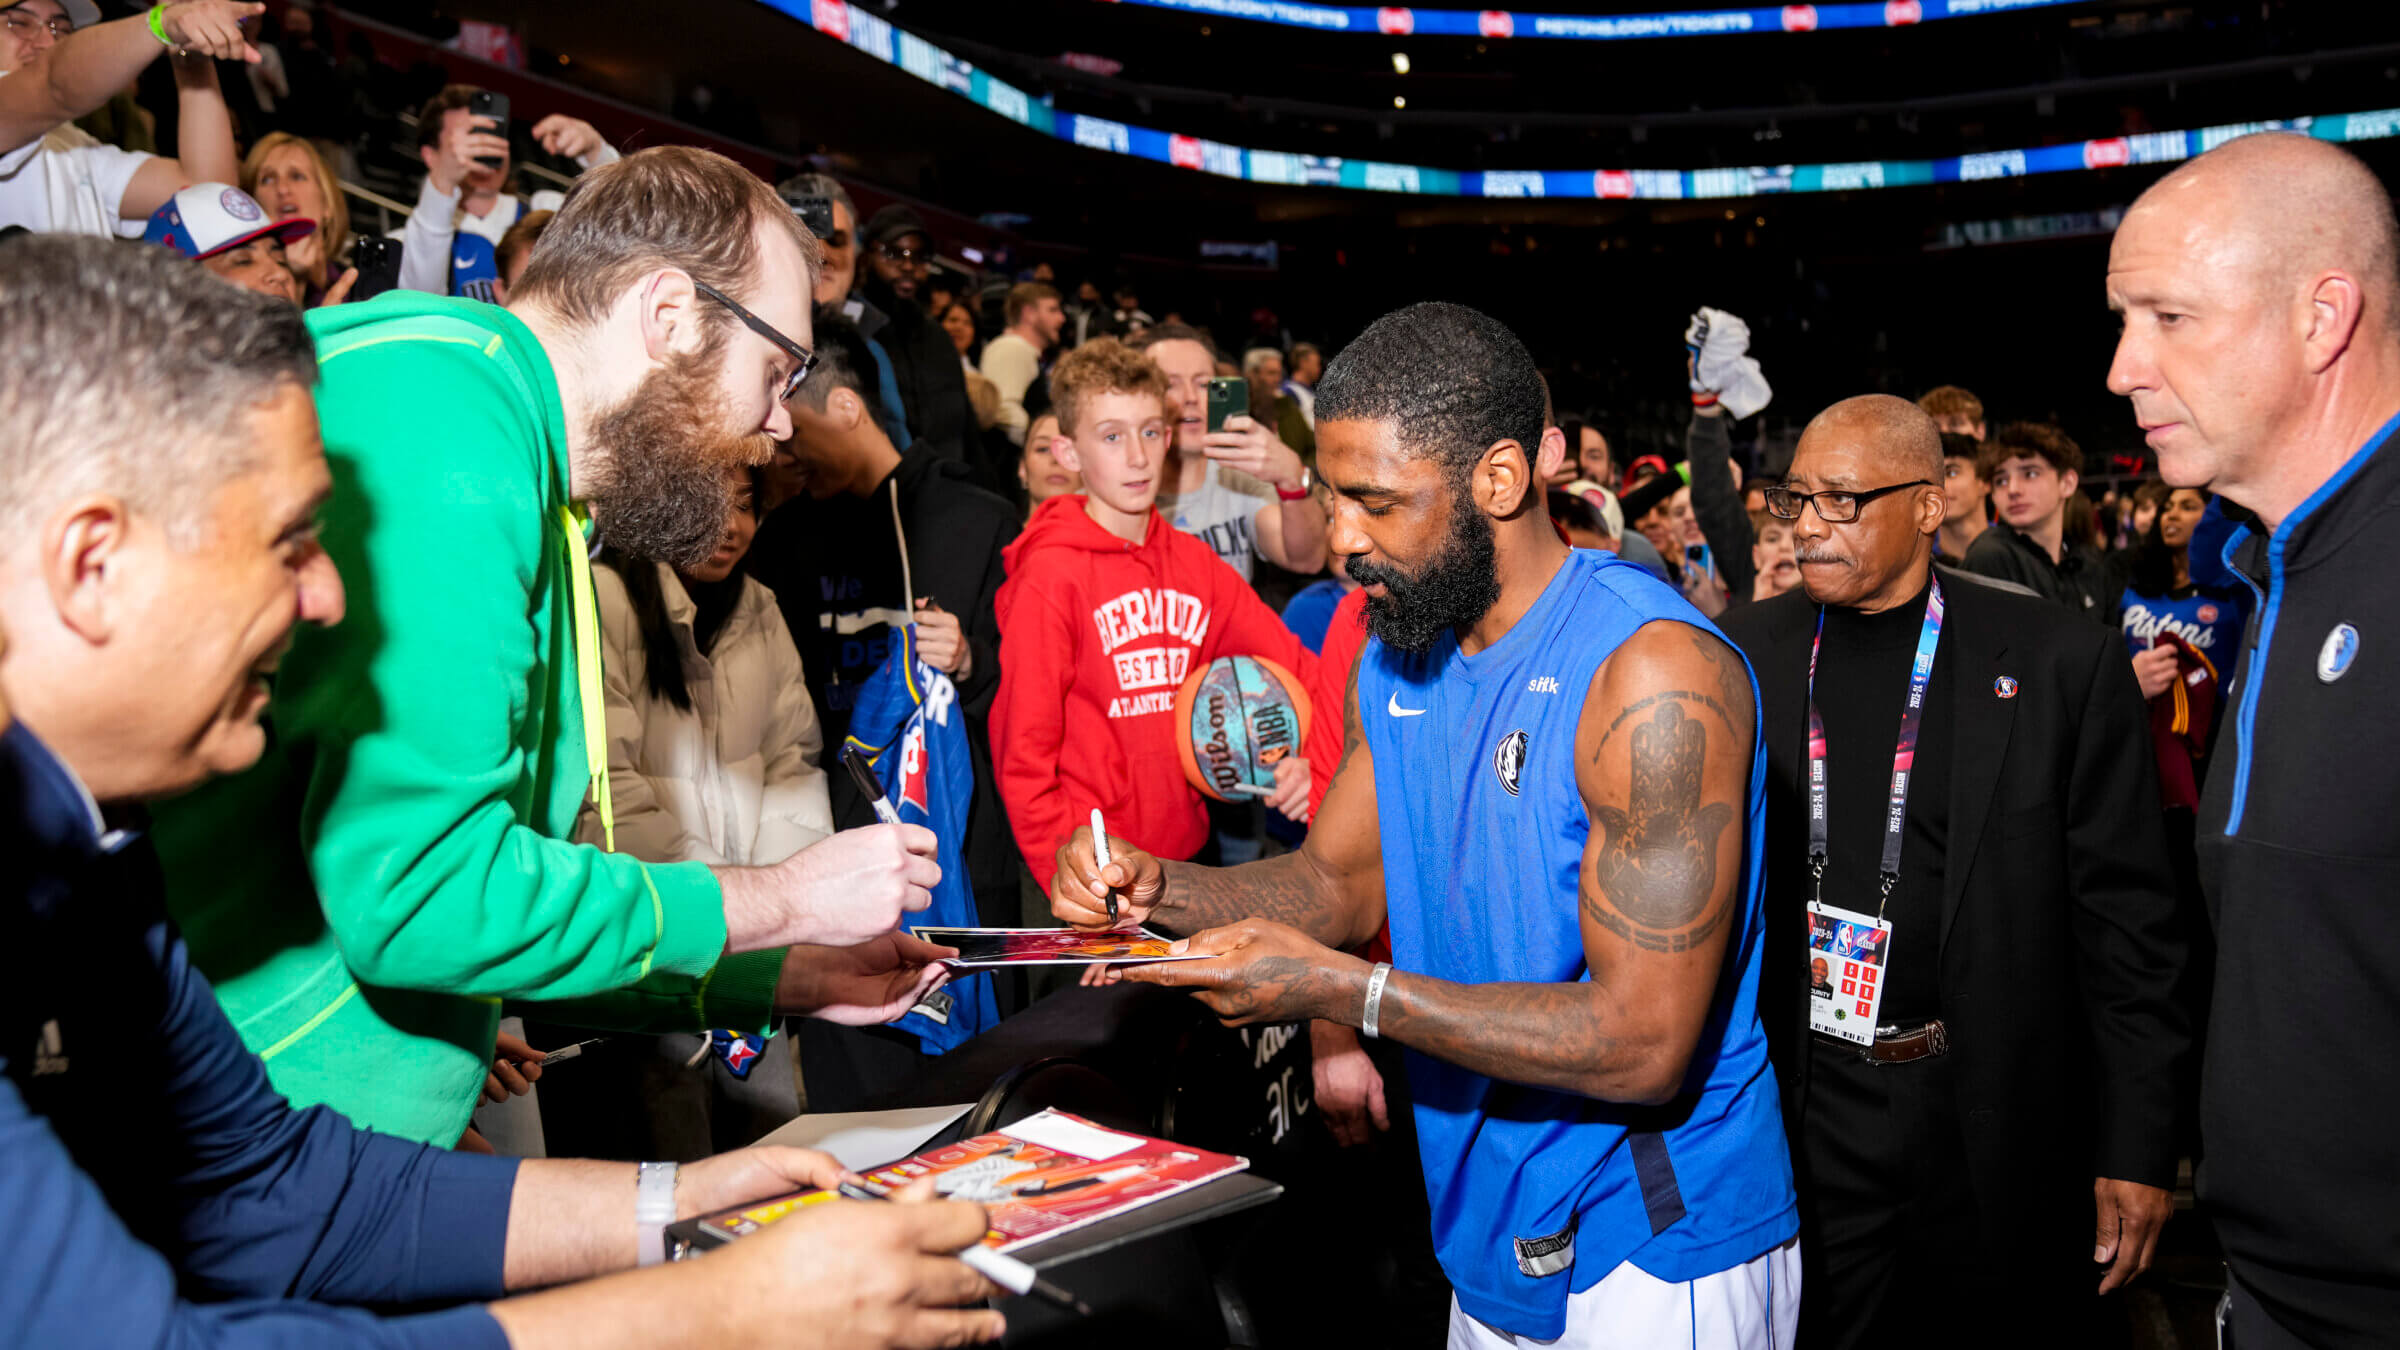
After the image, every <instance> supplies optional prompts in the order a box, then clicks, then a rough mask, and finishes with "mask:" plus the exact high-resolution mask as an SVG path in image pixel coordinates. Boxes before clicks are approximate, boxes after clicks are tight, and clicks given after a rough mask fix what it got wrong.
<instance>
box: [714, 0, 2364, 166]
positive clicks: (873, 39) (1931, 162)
mask: <svg viewBox="0 0 2400 1350" xmlns="http://www.w3.org/2000/svg"><path fill="white" fill-rule="evenodd" d="M760 2H761V3H763V4H766V5H768V6H769V7H771V8H774V9H777V10H780V11H782V12H783V13H785V14H789V15H791V16H792V17H794V18H797V19H799V20H801V21H802V22H804V23H806V24H808V25H809V26H810V27H812V28H814V29H816V30H817V31H818V32H820V33H822V34H824V35H825V36H827V37H830V38H833V39H835V40H837V41H840V42H844V43H847V44H849V45H850V46H851V47H853V48H855V49H856V50H858V51H861V52H865V53H866V54H867V55H869V56H872V57H874V58H875V59H876V60H879V61H882V62H884V63H886V64H888V65H894V66H898V67H899V68H901V69H902V70H905V71H907V72H908V73H909V74H911V75H914V76H916V77H917V78H918V79H920V80H923V81H925V82H926V83H928V84H933V85H938V86H940V87H942V88H944V89H947V90H949V91H950V92H951V93H953V94H956V95H958V96H959V97H961V98H964V99H967V100H969V101H970V102H973V103H975V104H977V105H978V106H980V107H983V108H985V109H987V110H989V111H991V112H995V113H998V114H1000V115H1001V116H1002V117H1005V118H1007V119H1009V120H1010V121H1012V122H1015V123H1018V124H1019V125H1021V126H1026V127H1031V128H1032V129H1033V130H1035V131H1038V132H1041V133H1042V134H1043V135H1045V136H1052V137H1055V138H1057V139H1059V140H1062V141H1071V142H1073V143H1074V144H1076V145H1080V146H1083V147H1085V148H1087V149H1092V150H1102V151H1106V152H1108V153H1110V154H1115V155H1129V156H1132V157H1134V158H1136V159H1147V160H1153V161H1156V162H1158V163H1161V164H1171V165H1174V166H1175V167H1177V168H1182V169H1190V170H1193V171H1194V172H1198V173H1210V174H1216V175H1218V176H1220V177H1224V178H1238V179H1242V180H1244V181H1247V182H1252V183H1278V184H1284V185H1287V186H1293V187H1331V188H1350V189H1353V190H1357V191H1364V192H1400V193H1408V194H1411V195H1415V196H1424V197H1491V198H1498V197H1517V198H1523V197H1566V198H1596V199H1603V200H1607V199H1632V200H1649V201H1674V200H1714V199H1731V198H1740V197H1768V196H1780V195H1785V194H1790V193H1804V192H1857V191H1864V190H1869V189H1875V188H1897V187H1915V186H1920V185H1923V184H1927V183H1972V182H1978V181H1982V180H1986V179H1996V178H2024V177H2029V176H2031V175H2033V174H2046V173H2069V172H2074V171H2078V170H2086V169H2108V168H2118V167H2122V166H2125V165H2140V164H2172V163H2175V162H2176V161H2178V160H2184V159H2189V158H2191V157H2192V156H2194V155H2197V154H2199V153H2201V152H2202V151H2204V150H2209V149H2212V148H2214V147H2216V146H2218V145H2221V144H2223V143H2224V142H2226V141H2229V140H2232V139H2234V138H2236V137H2239V136H2247V135H2249V134H2251V133H2253V132H2258V131H2295V132H2300V133H2303V134H2306V135H2309V136H2314V137H2316V138H2317V139H2319V140H2324V141H2375V140H2388V139H2391V138H2393V137H2395V136H2400V108H2385V109H2379V110H2377V111H2374V112H2354V113H2334V114H2327V115H2321V116H2309V117H2290V118H2282V119H2278V120H2275V121H2267V122H2239V123H2235V124H2233V125H2230V126H2218V127H2202V128H2199V129H2197V130H2192V131H2159V132H2148V133H2144V134H2142V135H2137V136H2113V137H2105V138H2102V139H2098V140H2088V141H2069V142H2067V143H2065V144H2062V145H2045V146H2037V147H2033V148H2030V149H2024V150H1992V151H1985V152H1982V153H1979V154H1972V155H1956V156H1952V157H1950V158H1948V159H1884V160H1863V161H1860V162H1857V163H1852V164H1782V165H1752V166H1749V167H1746V168H1730V169H1489V170H1482V171H1473V170H1465V171H1462V170H1456V169H1435V168H1427V167H1425V166H1423V165H1416V164H1386V163H1382V162H1379V161H1376V160H1365V159H1346V158H1341V157H1338V156H1327V155H1296V154H1289V153H1285V152H1283V151H1278V150H1252V149H1246V148H1244V147H1242V146H1238V145H1226V144H1224V143H1222V142H1220V141H1212V140H1207V139H1204V138H1202V137H1199V136H1185V135H1181V134H1178V133H1175V132H1168V131H1160V130H1157V129H1155V128H1152V127H1138V126H1133V125H1130V124H1128V123H1124V122H1115V121H1111V120H1109V119H1107V118H1105V117H1092V116H1087V115H1085V114H1082V113H1070V112H1062V111H1059V110H1057V109H1055V108H1053V107H1051V106H1050V105H1049V103H1047V102H1046V101H1044V100H1042V99H1038V98H1035V97H1034V96H1033V95H1031V94H1028V93H1026V92H1025V91H1024V90H1022V89H1019V88H1017V87H1016V86H1015V85H1012V84H1009V83H1007V82H1006V81H1004V80H1000V79H997V78H995V77H994V76H992V75H991V74H990V73H989V72H987V71H984V70H981V69H978V68H977V67H976V66H975V65H974V64H973V63H971V62H969V61H966V60H964V59H962V58H960V57H957V56H954V55H952V54H951V53H949V52H947V51H944V50H943V49H941V48H940V47H937V46H935V45H933V44H932V43H930V42H927V41H925V40H924V39H923V38H920V37H918V36H916V35H915V34H913V33H908V32H905V31H902V30H901V29H898V28H894V27H893V26H892V25H891V24H890V23H889V22H888V21H886V20H884V19H882V18H880V17H878V16H876V15H874V14H870V13H868V12H867V11H865V10H863V9H860V8H858V7H857V6H856V5H851V4H847V3H844V0H760ZM1191 2H1192V3H1202V2H1203V0H1191ZM1228 2H1229V0H1228ZM1972 2H1973V0H1949V8H1950V9H1951V10H1952V11H1954V12H1964V9H1965V7H1966V6H1967V5H1969V4H1970V3H1972ZM1986 2H1987V3H1988V4H1990V5H1993V6H1998V5H2002V4H2004V3H2007V2H2008V0H1986ZM1818 8H1819V9H1821V10H1830V9H1835V8H1842V7H1841V6H1830V5H1828V6H1819V7H1818ZM1851 8H1856V6H1852V7H1851ZM1417 12H1418V13H1429V12H1431V11H1417Z"/></svg>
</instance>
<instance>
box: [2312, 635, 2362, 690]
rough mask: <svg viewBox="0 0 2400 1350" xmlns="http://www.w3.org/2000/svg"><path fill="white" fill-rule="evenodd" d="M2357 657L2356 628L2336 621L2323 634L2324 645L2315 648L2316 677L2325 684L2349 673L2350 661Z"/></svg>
mask: <svg viewBox="0 0 2400 1350" xmlns="http://www.w3.org/2000/svg"><path fill="white" fill-rule="evenodd" d="M2357 659H2358V630H2357V629H2355V628H2352V627H2351V626H2350V625H2348V624H2346V623H2337V624H2335V625H2334V626H2333V631H2332V632H2330V633H2327V634H2326V635H2325V645H2324V646H2322V647H2319V648H2318V649H2317V678H2318V679H2320V680H2323V681H2324V682H2325V683H2327V684H2331V683H2333V682H2334V681H2335V680H2338V679H2340V678H2342V676H2344V675H2347V674H2349V673H2350V663H2351V662H2352V661H2355V660H2357Z"/></svg>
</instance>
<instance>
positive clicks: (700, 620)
mask: <svg viewBox="0 0 2400 1350" xmlns="http://www.w3.org/2000/svg"><path fill="white" fill-rule="evenodd" d="M676 579H677V580H678V581H681V582H682V583H683V589H684V593H685V594H687V595H689V596H691V597H692V642H693V643H694V645H696V646H698V647H699V648H700V651H701V652H702V654H704V655H705V654H707V653H709V652H712V651H714V650H716V646H717V633H718V632H719V630H721V629H723V628H724V627H725V621H726V620H727V619H730V618H732V617H733V607H734V606H735V605H736V604H737V603H739V602H740V601H741V598H742V585H743V583H744V582H746V581H747V580H749V578H748V577H746V576H744V575H743V574H742V572H741V570H740V569H739V568H736V569H735V570H734V571H732V572H730V573H727V574H726V577H725V579H724V580H723V581H699V580H695V579H693V578H691V577H687V576H683V575H681V574H678V575H677V577H676Z"/></svg>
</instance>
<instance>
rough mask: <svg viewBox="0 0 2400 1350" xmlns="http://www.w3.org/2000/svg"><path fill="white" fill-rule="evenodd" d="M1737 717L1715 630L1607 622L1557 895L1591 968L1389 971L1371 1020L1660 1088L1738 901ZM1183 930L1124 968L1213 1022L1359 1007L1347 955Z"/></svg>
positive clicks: (1531, 1065)
mask: <svg viewBox="0 0 2400 1350" xmlns="http://www.w3.org/2000/svg"><path fill="white" fill-rule="evenodd" d="M1752 732H1753V727H1752V709H1751V699H1750V680H1749V676H1748V675H1747V673H1746V672H1745V671H1744V670H1743V667H1742V664H1741V659H1740V658H1739V657H1738V656H1736V655H1735V654H1734V653H1733V650H1732V649H1731V648H1729V647H1727V646H1726V645H1725V644H1724V643H1723V642H1721V641H1719V640H1718V639H1716V638H1714V637H1710V636H1707V635H1705V634H1702V633H1700V632H1698V631H1697V630H1695V629H1693V628H1691V627H1689V626H1687V625H1684V624H1677V623H1654V624H1651V625H1649V626H1647V627H1645V628H1643V629H1642V630H1641V631H1640V632H1638V633H1636V634H1635V635H1634V636H1633V637H1632V638H1631V639H1629V640H1627V641H1626V643H1625V644H1624V645H1623V646H1621V647H1619V648H1618V649H1617V651H1616V653H1615V654H1614V655H1612V656H1611V657H1610V658H1609V659H1608V661H1607V662H1606V663H1604V664H1603V665H1602V666H1601V668H1600V671H1599V673H1598V674H1597V675H1595V676H1594V677H1593V680H1592V685H1591V689H1590V690H1589V692H1588V693H1587V694H1586V696H1585V699H1584V707H1583V720H1582V725H1581V727H1580V728H1579V730H1578V732H1577V735H1576V773H1575V776H1576V784H1577V786H1578V787H1579V788H1580V789H1581V790H1582V793H1583V800H1584V805H1585V808H1586V809H1587V810H1588V811H1589V812H1590V813H1591V818H1592V835H1591V840H1590V842H1589V843H1587V844H1586V845H1585V848H1584V855H1583V872H1582V878H1581V882H1580V885H1579V891H1580V894H1579V896H1578V897H1577V904H1576V912H1577V922H1578V923H1579V925H1580V927H1581V932H1582V937H1583V950H1584V960H1585V962H1586V964H1587V965H1588V967H1589V968H1590V970H1591V979H1590V980H1589V981H1584V982H1579V983H1575V984H1473V985H1470V984H1456V983H1452V982H1450V981H1448V980H1438V979H1434V978H1432V977H1431V976H1426V975H1417V974H1411V973H1408V972H1404V971H1394V972H1393V973H1392V975H1391V977H1390V979H1389V981H1388V982H1387V983H1386V985H1385V987H1384V992H1383V1005H1382V1009H1381V1014H1380V1018H1379V1021H1380V1023H1381V1026H1380V1030H1381V1033H1382V1035H1383V1036H1384V1037H1385V1038H1386V1039H1389V1040H1396V1041H1399V1042H1401V1043H1402V1044H1405V1045H1408V1046H1410V1047H1412V1048H1414V1049H1416V1050H1419V1051H1422V1052H1424V1053H1425V1054H1429V1055H1432V1056H1434V1057H1436V1058H1438V1059H1443V1060H1447V1061H1449V1062H1450V1063H1452V1064H1457V1065H1460V1066H1462V1067H1464V1068H1468V1069H1472V1070H1474V1071H1475V1072H1477V1073H1481V1074H1485V1075H1488V1076H1490V1077H1492V1078H1498V1079H1504V1080H1506V1081H1509V1082H1515V1083H1525V1084H1530V1085H1532V1086H1536V1087H1547V1088H1555V1089H1558V1090H1561V1091H1566V1092H1574V1093H1579V1094H1581V1095H1583V1096H1587V1097H1592V1098H1596V1099H1599V1100H1602V1101H1622V1102H1642V1103H1653V1104H1654V1103H1660V1102H1666V1101H1671V1100H1673V1099H1674V1098H1675V1096H1676V1095H1677V1094H1678V1093H1680V1092H1681V1091H1682V1090H1683V1085H1684V1075H1685V1070H1686V1068H1687V1066H1688V1065H1689V1064H1690V1062H1691V1057H1692V1051H1693V1048H1694V1047H1695V1046H1696V1045H1697V1044H1698V1042H1699V1039H1700V1032H1701V1028H1702V1027H1703V1025H1704V1024H1705V1023H1706V1022H1707V1020H1708V1012H1709V1007H1710V1005H1711V1003H1712V1002H1713V1001H1714V998H1715V994H1716V985H1717V976H1718V972H1719V970H1720V968H1721V967H1722V966H1723V964H1724V954H1725V941H1726V935H1727V932H1728V931H1729V930H1730V929H1731V928H1732V926H1733V925H1732V924H1731V923H1730V922H1729V920H1730V918H1731V917H1732V915H1733V914H1734V912H1735V908H1736V906H1737V905H1738V904H1739V903H1740V894H1739V892H1740V887H1741V880H1742V862H1743V854H1744V840H1745V832H1744V828H1743V827H1744V821H1743V804H1744V803H1746V802H1747V801H1748V800H1749V773H1750V757H1751V741H1752ZM1328 805H1330V803H1328ZM1561 907H1562V909H1563V908H1564V897H1561ZM1560 917H1561V921H1562V922H1563V921H1564V918H1565V916H1564V914H1563V913H1562V914H1561V916H1560ZM1191 945H1192V949H1193V950H1205V951H1209V952H1211V953H1212V954H1216V955H1217V956H1218V957H1219V959H1217V960H1212V961H1193V962H1188V963H1177V964H1166V965H1156V966H1145V967H1139V968H1136V969H1133V970H1129V971H1127V972H1126V974H1125V978H1127V979H1135V980H1143V981H1147V982H1150V983H1156V984H1169V985H1184V986H1188V987H1193V988H1195V989H1196V990H1197V991H1198V992H1199V993H1200V995H1201V999H1202V1001H1203V1002H1205V1003H1207V1004H1208V1005H1209V1007H1210V1008H1211V1009H1212V1010H1214V1011H1215V1012H1216V1013H1217V1014H1218V1015H1219V1016H1220V1017H1223V1018H1225V1019H1227V1020H1228V1021H1234V1022H1244V1021H1281V1020H1286V1019H1290V1018H1295V1017H1317V1018H1323V1019H1325V1020H1328V1021H1335V1022H1341V1023H1344V1024H1346V1025H1350V1026H1356V1025H1357V1024H1358V1022H1359V1020H1360V1014H1361V1012H1362V1011H1363V1008H1364V1002H1365V989H1366V976H1367V973H1368V971H1369V969H1370V968H1369V967H1368V966H1367V964H1366V963H1365V962H1363V961H1360V960H1358V959H1357V958H1355V957H1349V956H1344V955H1341V954H1340V953H1336V952H1327V951H1324V950H1323V949H1322V948H1318V947H1316V946H1315V945H1314V944H1312V943H1310V942H1308V941H1307V940H1306V939H1305V938H1304V937H1302V935H1301V934H1299V933H1294V932H1292V931H1290V930H1289V929H1285V928H1282V927H1280V926H1279V925H1276V924H1272V923H1264V922H1260V921H1257V920H1249V921H1245V922H1242V923H1237V924H1235V925H1233V926H1232V927H1230V928H1224V929H1219V930H1215V931H1212V932H1209V933H1205V934H1202V935H1200V936H1198V937H1196V938H1194V939H1193V940H1192V944H1191Z"/></svg>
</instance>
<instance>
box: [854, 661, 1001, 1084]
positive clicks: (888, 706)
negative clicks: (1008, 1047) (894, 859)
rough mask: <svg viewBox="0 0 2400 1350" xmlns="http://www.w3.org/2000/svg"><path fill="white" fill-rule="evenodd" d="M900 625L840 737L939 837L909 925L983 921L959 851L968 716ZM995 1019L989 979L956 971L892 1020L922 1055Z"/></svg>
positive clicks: (898, 802)
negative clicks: (933, 877) (927, 893)
mask: <svg viewBox="0 0 2400 1350" xmlns="http://www.w3.org/2000/svg"><path fill="white" fill-rule="evenodd" d="M899 631H901V632H902V633H903V636H902V638H901V640H900V641H898V642H895V643H893V644H892V650H891V654H890V655H888V656H886V657H885V658H884V661H883V665H882V667H881V668H880V669H878V670H877V671H876V672H875V673H874V674H873V675H871V676H869V677H868V678H867V680H866V682H865V683H864V684H861V685H860V686H859V687H858V702H857V703H856V704H855V705H853V706H852V708H851V710H850V736H849V739H848V741H847V742H845V744H847V745H848V746H850V747H851V748H854V749H856V750H857V751H858V752H859V753H860V754H862V755H864V756H866V758H867V762H868V763H869V764H871V765H873V766H874V768H875V774H876V776H877V777H878V778H881V779H882V780H883V785H884V792H885V793H886V794H887V796H886V798H885V800H886V801H888V802H889V803H890V804H891V806H892V807H893V809H894V810H897V811H898V812H899V813H900V819H901V820H902V821H903V822H904V823H906V824H910V825H922V826H924V827H925V828H926V829H929V830H931V831H933V834H934V838H935V839H937V840H939V841H940V847H939V849H938V850H937V852H936V854H935V861H937V862H939V863H940V864H941V866H942V879H941V882H940V883H939V884H938V885H936V886H935V887H934V888H933V905H932V907H931V908H929V909H926V910H924V911H922V912H921V913H918V914H915V915H912V916H910V918H909V921H908V922H909V924H910V925H911V926H916V925H919V924H922V925H926V926H929V927H932V926H940V927H951V928H972V927H975V926H976V925H978V924H980V923H981V922H982V919H981V918H980V917H979V916H978V915H977V913H976V910H975V892H974V889H973V888H972V887H971V886H970V885H969V884H968V880H967V864H966V859H965V858H964V857H963V856H961V854H960V852H959V849H960V846H961V845H962V844H964V843H965V841H966V837H967V806H968V803H969V802H970V801H971V800H972V799H973V797H974V795H975V768H974V763H973V761H971V760H970V759H968V757H967V720H966V719H967V714H966V711H965V710H964V709H962V708H960V707H959V706H958V690H957V688H956V687H955V686H954V685H952V684H951V683H950V677H949V676H947V675H944V674H942V673H941V672H940V671H938V670H935V669H934V668H933V667H931V666H929V665H926V664H925V663H924V662H922V661H919V660H918V659H917V630H916V628H915V627H914V626H913V625H912V626H910V627H908V628H905V629H902V630H899ZM999 1021H1000V1007H999V1005H998V1004H997V1003H995V1002H994V1001H993V999H992V982H991V981H990V980H981V979H960V980H954V981H952V982H951V983H949V984H946V985H944V986H942V988H941V989H940V990H939V991H937V992H936V993H935V994H934V995H933V996H932V999H931V1000H930V1001H929V1003H926V1004H919V1005H918V1006H917V1007H916V1008H915V1009H914V1010H912V1011H910V1012H909V1013H908V1014H907V1015H906V1016H904V1017H902V1018H901V1019H900V1020H899V1021H897V1022H894V1023H893V1024H892V1025H893V1026H895V1027H898V1028H899V1029H901V1030H902V1031H906V1032H908V1033H910V1034H912V1035H914V1036H915V1037H916V1038H917V1039H918V1041H919V1042H921V1043H922V1045H923V1048H924V1051H925V1053H926V1054H929V1055H938V1054H941V1053H942V1052H944V1051H946V1050H948V1049H950V1048H951V1047H953V1046H955V1045H957V1044H958V1043H959V1042H961V1041H964V1040H966V1039H968V1038H969V1037H971V1036H975V1035H977V1034H979V1033H981V1032H983V1031H985V1030H987V1029H989V1028H990V1027H992V1026H994V1025H995V1024H997V1023H998V1022H999Z"/></svg>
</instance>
